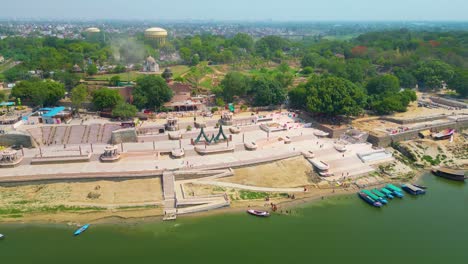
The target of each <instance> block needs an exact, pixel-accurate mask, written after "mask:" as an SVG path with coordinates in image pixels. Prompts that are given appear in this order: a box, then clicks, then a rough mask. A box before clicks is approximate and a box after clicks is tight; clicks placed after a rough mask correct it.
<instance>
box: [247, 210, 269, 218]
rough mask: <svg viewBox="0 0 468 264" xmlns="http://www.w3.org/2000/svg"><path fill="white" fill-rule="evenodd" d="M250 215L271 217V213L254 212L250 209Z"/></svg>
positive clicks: (248, 211)
mask: <svg viewBox="0 0 468 264" xmlns="http://www.w3.org/2000/svg"><path fill="white" fill-rule="evenodd" d="M247 213H248V214H251V215H254V216H259V217H268V216H270V213H269V212H267V211H259V210H253V209H249V210H247Z"/></svg>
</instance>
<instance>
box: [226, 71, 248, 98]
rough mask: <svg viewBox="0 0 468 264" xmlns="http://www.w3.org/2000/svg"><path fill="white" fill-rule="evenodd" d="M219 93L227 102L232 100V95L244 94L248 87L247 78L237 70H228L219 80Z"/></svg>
mask: <svg viewBox="0 0 468 264" xmlns="http://www.w3.org/2000/svg"><path fill="white" fill-rule="evenodd" d="M221 88H222V89H221V95H222V97H223V98H224V99H225V100H226V101H227V102H232V100H233V98H234V96H244V95H246V93H247V91H248V88H249V78H248V77H247V76H245V75H243V74H242V73H239V72H228V73H227V74H226V76H225V77H224V79H223V80H222V81H221Z"/></svg>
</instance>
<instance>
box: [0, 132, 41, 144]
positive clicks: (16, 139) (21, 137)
mask: <svg viewBox="0 0 468 264" xmlns="http://www.w3.org/2000/svg"><path fill="white" fill-rule="evenodd" d="M0 145H1V146H7V147H9V146H13V145H18V146H23V147H25V148H34V147H36V144H35V143H34V140H33V138H32V137H31V136H30V135H29V134H26V133H22V132H10V133H7V134H2V135H0Z"/></svg>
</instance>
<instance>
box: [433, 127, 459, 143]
mask: <svg viewBox="0 0 468 264" xmlns="http://www.w3.org/2000/svg"><path fill="white" fill-rule="evenodd" d="M454 133H455V129H445V130H443V131H441V132H439V133H434V134H432V138H433V139H435V140H443V139H449V138H450V137H451V136H452V135H453V134H454Z"/></svg>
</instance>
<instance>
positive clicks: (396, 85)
mask: <svg viewBox="0 0 468 264" xmlns="http://www.w3.org/2000/svg"><path fill="white" fill-rule="evenodd" d="M366 89H367V93H368V94H370V95H373V94H377V95H380V94H385V93H389V94H394V93H398V92H399V91H400V81H399V80H398V78H397V77H396V76H394V75H391V74H385V75H381V76H377V77H374V78H372V79H370V80H369V82H368V83H367V85H366Z"/></svg>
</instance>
